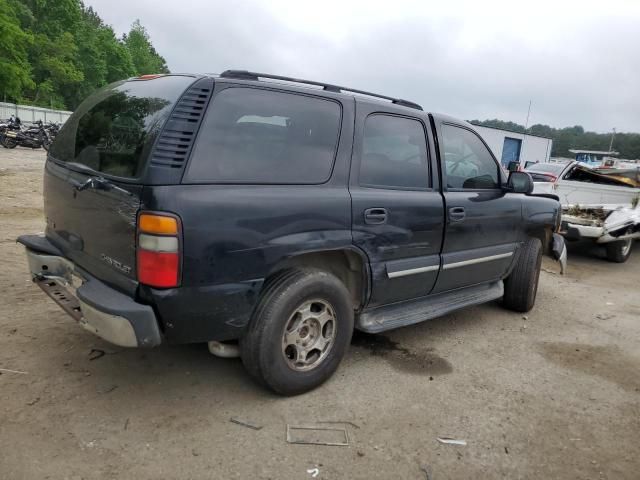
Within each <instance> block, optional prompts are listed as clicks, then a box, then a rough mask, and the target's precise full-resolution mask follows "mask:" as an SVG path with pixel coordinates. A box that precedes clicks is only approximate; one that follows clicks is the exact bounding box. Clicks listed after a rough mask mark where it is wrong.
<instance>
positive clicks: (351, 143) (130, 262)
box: [18, 70, 565, 394]
mask: <svg viewBox="0 0 640 480" xmlns="http://www.w3.org/2000/svg"><path fill="white" fill-rule="evenodd" d="M532 186H533V184H532V181H531V178H530V177H529V175H528V174H526V173H523V172H514V173H512V174H511V175H510V176H509V179H507V178H506V175H505V173H504V172H503V171H502V169H501V168H500V165H499V163H498V162H497V161H496V159H495V158H494V156H493V154H492V153H491V151H490V150H489V148H487V145H486V144H485V142H484V141H483V140H482V138H481V137H480V136H479V135H478V134H477V133H476V132H475V131H474V130H473V127H472V126H471V125H469V124H468V123H466V122H464V121H460V120H456V119H454V118H450V117H447V116H443V115H437V114H429V113H425V112H423V111H422V108H421V107H420V106H419V105H416V104H415V103H412V102H408V101H405V100H399V99H394V98H390V97H385V96H382V95H375V94H371V93H367V92H363V91H359V90H354V89H351V88H345V87H338V86H335V85H329V84H322V83H318V82H311V81H304V80H297V79H292V78H287V77H280V76H275V75H265V74H258V73H252V72H247V71H238V70H232V71H226V72H224V73H223V74H221V75H220V76H216V77H214V76H199V75H163V76H159V75H146V76H143V77H140V78H135V79H130V80H127V81H122V82H118V83H115V84H112V85H110V86H108V87H106V88H103V89H102V90H100V91H98V92H96V93H95V94H93V95H92V96H91V97H89V98H88V99H87V100H86V101H85V102H84V103H82V105H80V106H79V107H78V109H77V110H76V111H75V112H74V114H73V115H72V116H71V118H70V119H69V120H68V121H67V122H66V124H65V125H64V127H63V128H62V129H61V131H60V133H59V134H58V136H57V138H56V140H55V142H54V143H53V145H52V146H51V150H50V152H49V155H48V158H47V162H46V166H45V174H44V207H45V216H46V232H45V234H44V235H40V236H36V235H25V236H22V237H20V238H19V239H18V241H19V242H20V243H22V244H23V245H25V246H26V249H27V257H28V261H29V267H30V270H31V273H32V275H33V278H34V281H35V282H36V283H37V284H38V285H39V286H40V287H41V288H42V289H43V290H44V291H45V292H46V293H47V294H48V295H49V296H51V298H53V300H54V301H56V302H57V303H58V304H59V305H60V306H61V307H62V308H63V309H64V310H65V311H67V312H68V313H69V314H70V315H71V316H72V317H74V318H75V319H76V320H77V321H78V322H79V323H80V324H81V325H82V326H83V327H85V328H86V329H88V330H90V331H92V332H94V333H95V334H97V335H99V336H100V337H102V338H104V339H105V340H108V341H110V342H112V343H115V344H117V345H122V346H129V347H134V346H140V347H152V346H155V345H159V344H160V343H163V342H167V343H187V342H209V344H210V348H211V349H212V351H213V352H214V353H218V354H223V355H229V354H231V355H233V354H234V353H236V352H238V353H239V354H240V355H241V357H242V361H243V362H244V365H245V366H246V368H247V370H248V371H249V372H250V373H251V375H253V376H254V377H255V378H256V379H258V380H259V381H261V382H262V383H263V384H265V385H267V386H268V387H270V388H271V389H273V390H275V391H276V392H279V393H282V394H296V393H300V392H304V391H306V390H309V389H311V388H314V387H316V386H317V385H319V384H320V383H322V382H323V381H324V380H326V379H327V378H328V377H329V376H331V374H332V373H333V372H334V371H335V370H336V368H337V367H338V364H339V363H340V360H341V359H342V357H343V356H344V354H345V351H346V350H347V347H348V346H349V343H350V339H351V335H352V332H353V329H354V328H357V329H360V330H363V331H365V332H370V333H376V332H382V331H384V330H389V329H392V328H398V327H402V326H406V325H411V324H414V323H417V322H421V321H423V320H426V319H430V318H434V317H437V316H440V315H443V314H445V313H447V312H450V311H452V310H455V309H458V308H461V307H465V306H468V305H474V304H478V303H482V302H487V301H491V300H495V299H498V298H502V299H503V300H502V302H503V304H504V305H505V306H506V307H508V308H511V309H514V310H516V311H521V312H524V311H527V310H529V309H531V308H532V307H533V304H534V300H535V296H536V291H537V285H538V276H539V271H540V262H541V255H542V254H543V253H551V252H552V251H554V252H555V256H556V257H557V258H558V259H561V260H562V261H564V259H565V251H564V243H563V242H562V240H561V237H559V236H557V235H556V234H555V232H556V230H557V228H558V224H559V221H560V212H561V210H560V205H559V203H558V201H557V199H553V198H544V197H543V196H533V195H531V190H532ZM554 247H555V248H554ZM234 340H239V344H233V343H229V342H228V341H234ZM222 342H227V343H222Z"/></svg>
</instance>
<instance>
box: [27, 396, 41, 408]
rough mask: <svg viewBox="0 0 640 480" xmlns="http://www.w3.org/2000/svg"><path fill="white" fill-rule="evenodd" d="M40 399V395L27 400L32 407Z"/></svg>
mask: <svg viewBox="0 0 640 480" xmlns="http://www.w3.org/2000/svg"><path fill="white" fill-rule="evenodd" d="M39 401H40V397H36V398H34V399H33V400H31V401H30V402H27V405H29V406H30V407H32V406H34V405H35V404H36V403H38V402H39Z"/></svg>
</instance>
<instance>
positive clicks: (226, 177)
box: [184, 87, 342, 184]
mask: <svg viewBox="0 0 640 480" xmlns="http://www.w3.org/2000/svg"><path fill="white" fill-rule="evenodd" d="M341 116H342V114H341V108H340V105H339V104H338V103H336V102H334V101H331V100H325V99H321V98H318V97H311V96H305V95H297V94H292V93H285V92H276V91H271V90H262V89H256V88H243V87H230V88H227V89H225V90H223V91H221V92H220V93H218V94H217V95H216V96H215V98H214V99H213V101H212V103H211V105H210V106H209V109H208V112H207V114H206V117H205V119H204V121H203V123H202V126H201V127H200V132H199V133H198V138H197V140H196V145H195V148H194V151H193V154H192V158H191V160H190V163H189V166H188V167H187V172H186V174H185V177H184V181H185V182H186V183H267V184H269V183H272V184H283V183H284V184H296V183H300V184H305V183H306V184H315V183H323V182H325V181H327V180H328V179H329V177H330V175H331V171H332V169H333V163H334V159H335V154H336V148H337V145H338V138H339V132H340V123H341Z"/></svg>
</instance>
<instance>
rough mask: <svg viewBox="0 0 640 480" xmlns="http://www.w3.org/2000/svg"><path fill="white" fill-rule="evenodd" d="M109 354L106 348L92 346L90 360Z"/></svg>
mask: <svg viewBox="0 0 640 480" xmlns="http://www.w3.org/2000/svg"><path fill="white" fill-rule="evenodd" d="M106 354H107V352H105V351H104V350H100V349H99V348H92V349H91V351H90V352H89V361H90V362H92V361H93V360H97V359H99V358H102V357H104V356H105V355H106Z"/></svg>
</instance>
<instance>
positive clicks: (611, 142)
mask: <svg viewBox="0 0 640 480" xmlns="http://www.w3.org/2000/svg"><path fill="white" fill-rule="evenodd" d="M615 136H616V127H613V133H612V134H611V141H610V142H609V151H610V152H611V151H612V150H611V149H612V148H613V139H614V137H615Z"/></svg>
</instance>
